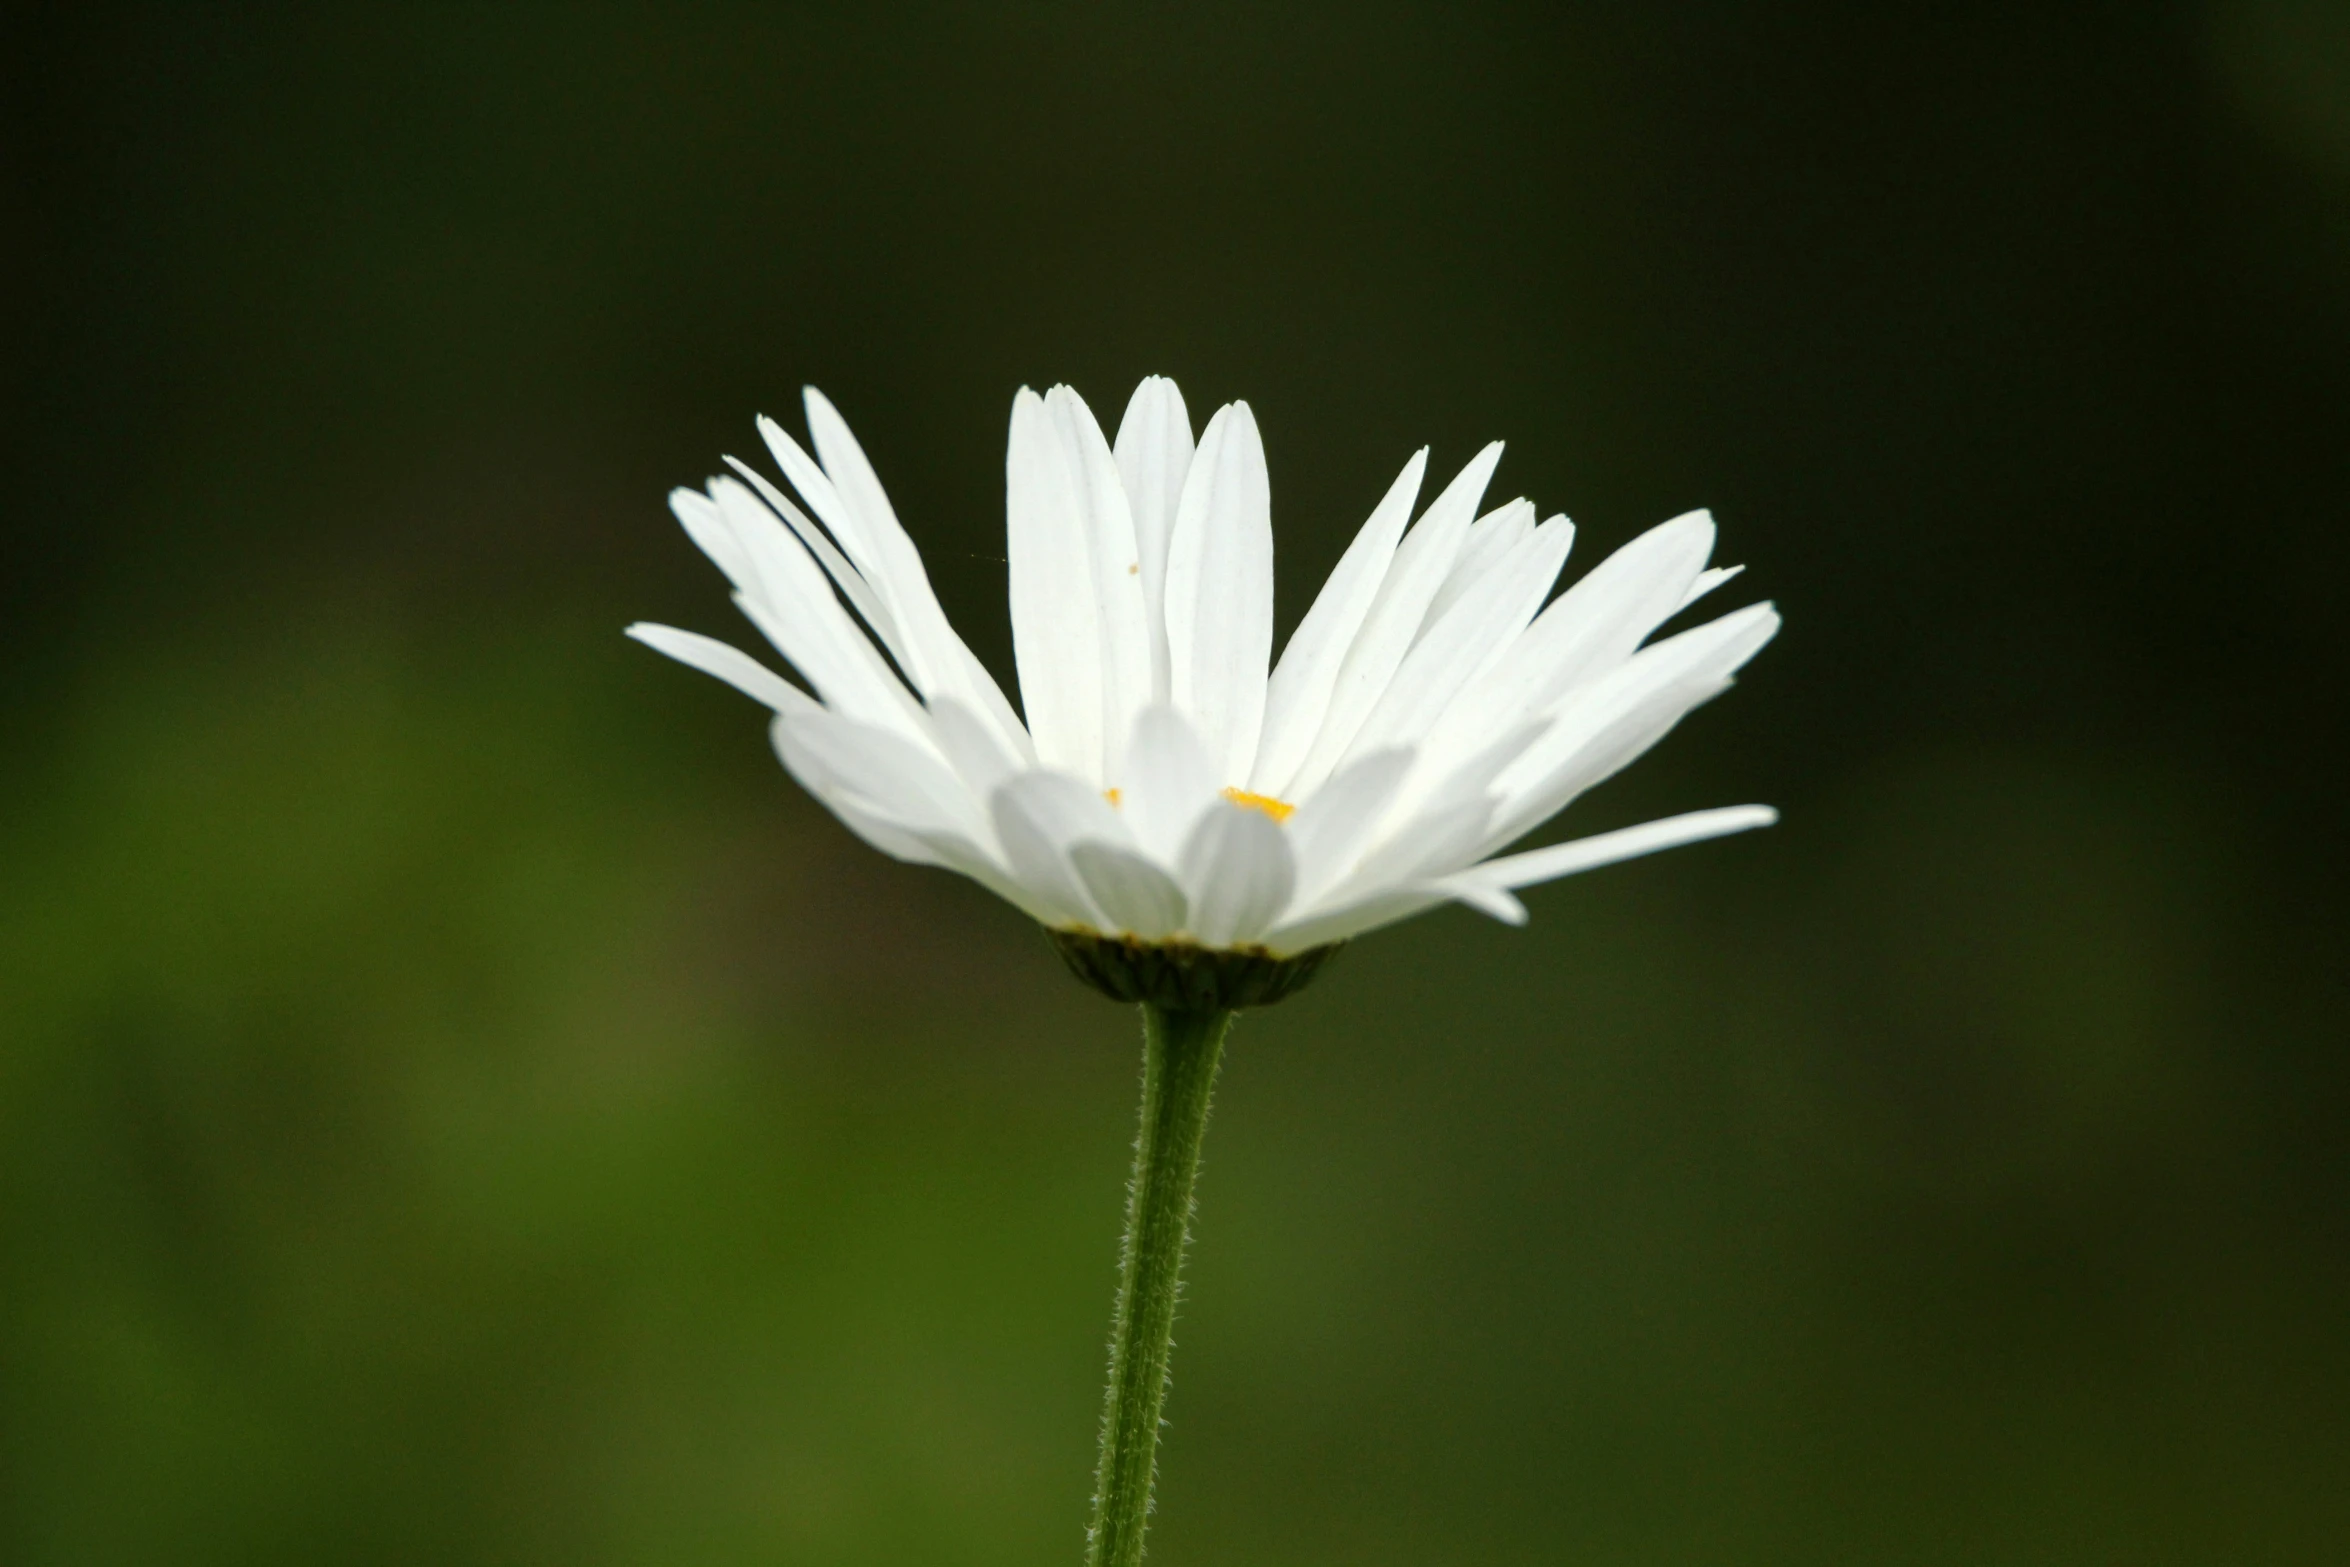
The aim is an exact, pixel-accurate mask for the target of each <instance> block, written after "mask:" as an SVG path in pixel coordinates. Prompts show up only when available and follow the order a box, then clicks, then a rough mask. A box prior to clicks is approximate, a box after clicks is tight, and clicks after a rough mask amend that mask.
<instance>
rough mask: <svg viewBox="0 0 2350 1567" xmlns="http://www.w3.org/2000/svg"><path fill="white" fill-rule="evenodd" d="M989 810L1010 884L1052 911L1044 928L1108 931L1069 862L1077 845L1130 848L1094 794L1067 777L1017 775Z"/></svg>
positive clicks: (1102, 914)
mask: <svg viewBox="0 0 2350 1567" xmlns="http://www.w3.org/2000/svg"><path fill="white" fill-rule="evenodd" d="M988 808H989V814H990V819H991V820H992V821H993V822H994V824H995V831H996V841H997V842H998V843H999V844H1001V845H1002V847H1003V851H1004V861H1005V863H1006V864H1007V865H1008V866H1009V867H1010V869H1011V873H1012V877H1013V879H1014V880H1015V881H1017V882H1019V883H1020V885H1021V886H1022V888H1024V889H1025V890H1026V891H1027V893H1028V895H1029V896H1030V897H1032V898H1035V899H1037V900H1038V901H1039V902H1042V903H1044V904H1045V905H1046V906H1048V907H1049V908H1051V909H1052V910H1053V913H1052V915H1051V916H1050V917H1049V919H1048V920H1047V923H1049V924H1057V925H1071V924H1074V925H1084V926H1088V927H1090V928H1092V929H1094V930H1108V929H1110V928H1111V920H1110V917H1109V915H1108V914H1107V913H1106V912H1105V911H1104V910H1103V909H1102V907H1101V905H1100V904H1099V903H1097V902H1096V901H1095V900H1094V897H1093V894H1092V893H1091V892H1090V891H1088V890H1087V889H1086V886H1085V883H1084V881H1083V879H1082V878H1080V877H1079V876H1078V874H1077V867H1076V866H1075V864H1074V863H1072V862H1071V860H1070V858H1069V851H1070V850H1071V849H1072V848H1073V847H1075V846H1076V845H1077V844H1078V843H1080V842H1085V841H1092V842H1096V843H1106V844H1110V845H1112V846H1113V847H1125V846H1126V845H1127V844H1128V842H1129V840H1128V838H1127V836H1126V829H1125V828H1124V827H1123V826H1121V825H1120V824H1119V822H1118V818H1117V814H1116V813H1115V812H1113V811H1112V810H1111V809H1110V807H1109V803H1108V802H1107V801H1105V800H1103V799H1102V797H1101V795H1100V794H1099V793H1098V792H1097V791H1095V790H1093V789H1092V788H1089V787H1088V786H1087V785H1086V784H1084V783H1082V782H1080V781H1079V780H1077V779H1075V778H1071V777H1070V776H1068V775H1067V774H1066V773H1050V772H1041V771H1040V772H1030V773H1021V774H1019V775H1018V776H1016V777H1014V778H1011V779H1009V780H1007V781H1006V782H1005V783H1004V784H1003V785H1002V786H1001V787H999V788H998V789H997V790H996V792H995V793H994V794H993V795H992V796H991V797H990V798H989V800H988Z"/></svg>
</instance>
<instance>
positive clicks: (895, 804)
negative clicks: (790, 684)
mask: <svg viewBox="0 0 2350 1567" xmlns="http://www.w3.org/2000/svg"><path fill="white" fill-rule="evenodd" d="M774 727H775V729H776V732H777V734H778V735H779V736H781V737H783V738H785V739H788V740H789V741H790V742H791V745H792V747H793V749H794V750H795V751H796V752H799V753H803V754H805V755H807V756H809V757H811V758H813V759H814V760H815V762H816V763H817V764H818V765H819V766H821V767H822V769H823V771H824V774H825V776H826V777H827V778H829V779H831V780H832V781H834V782H835V783H837V784H839V785H840V786H841V787H842V788H844V789H847V790H848V791H849V792H851V793H853V794H855V795H857V796H858V797H859V798H861V799H862V800H864V801H865V802H866V803H867V804H869V805H871V806H872V807H873V808H874V809H875V810H876V811H877V812H879V813H880V814H881V815H882V816H884V817H886V818H887V819H889V820H891V821H894V822H897V823H898V824H900V825H902V826H905V827H909V828H912V829H914V830H916V831H919V832H923V833H953V834H956V835H958V836H960V837H962V838H965V839H967V840H969V841H970V842H972V843H974V844H978V845H985V844H986V842H987V838H988V834H987V826H986V821H985V818H984V817H983V816H982V814H981V812H980V809H979V802H978V801H977V799H975V798H974V797H973V795H972V794H971V791H970V790H969V789H968V788H966V787H965V786H964V784H963V781H962V780H961V779H960V778H958V777H956V776H955V774H954V772H953V771H952V770H951V769H949V768H948V767H947V765H946V764H945V763H944V762H941V761H940V760H939V759H938V758H937V757H936V756H934V755H932V754H931V753H930V752H928V751H926V750H924V749H922V748H921V747H919V746H917V745H915V744H914V743H913V742H911V741H909V740H907V739H906V738H905V737H904V736H902V735H898V734H893V733H891V732H890V731H889V730H886V729H880V728H876V727H874V726H873V725H871V724H864V723H859V722H857V721H856V720H855V719H853V718H846V717H843V716H842V715H840V714H838V713H834V712H830V711H828V710H826V709H824V708H810V709H808V710H806V711H804V712H798V713H783V714H779V715H777V717H776V719H775V725H774Z"/></svg>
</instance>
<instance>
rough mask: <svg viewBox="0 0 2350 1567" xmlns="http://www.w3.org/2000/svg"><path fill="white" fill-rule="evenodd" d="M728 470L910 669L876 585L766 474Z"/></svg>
mask: <svg viewBox="0 0 2350 1567" xmlns="http://www.w3.org/2000/svg"><path fill="white" fill-rule="evenodd" d="M726 466H728V467H729V468H732V469H733V470H734V471H735V473H736V474H737V475H739V476H740V477H741V479H742V481H743V482H744V483H745V484H748V485H749V486H750V487H751V488H752V489H753V490H755V491H757V492H758V496H759V499H761V500H762V501H765V502H766V503H767V506H768V508H769V509H770V510H772V511H773V512H774V513H775V514H776V515H777V516H779V517H781V518H782V519H783V521H784V524H785V526H787V527H789V528H790V529H791V531H792V535H793V537H795V538H797V539H798V540H799V541H800V543H801V544H803V545H805V546H806V547H807V550H808V553H809V554H811V555H813V556H815V557H816V560H817V563H818V564H819V565H821V566H822V567H823V568H824V574H825V575H826V576H828V577H830V578H831V579H832V583H833V586H834V587H837V588H838V589H840V592H841V596H842V597H843V598H845V599H847V600H848V601H849V607H850V608H851V609H854V610H855V611H856V612H857V614H858V615H859V616H860V617H861V618H862V619H863V620H864V622H865V624H867V625H868V626H871V627H872V628H873V631H874V634H875V635H876V636H878V637H880V638H881V641H882V645H883V646H884V647H886V648H888V649H889V652H890V657H892V658H894V659H896V660H897V661H898V667H899V668H901V669H904V668H907V667H908V666H909V664H910V662H911V660H910V659H909V658H908V657H907V653H906V645H905V637H904V635H903V634H902V633H901V632H900V631H899V630H898V624H897V617H896V616H894V615H892V614H891V613H890V611H889V606H888V605H886V604H884V603H883V602H882V601H881V596H880V595H879V594H878V593H875V592H874V591H873V584H871V583H870V582H867V581H866V580H865V577H864V574H863V573H861V572H859V571H858V570H857V568H856V567H854V566H852V565H850V564H849V560H848V557H847V556H845V555H843V554H842V553H841V552H840V547H839V546H838V545H836V544H834V543H833V542H832V537H831V535H829V534H827V533H826V532H825V531H824V530H823V529H822V528H820V527H818V526H816V523H815V521H814V519H812V518H811V517H809V515H808V514H807V513H806V512H804V511H802V510H800V508H799V507H798V506H796V505H794V504H793V502H792V498H791V497H790V496H788V495H786V494H784V493H783V491H781V490H779V489H777V488H776V487H775V485H774V484H773V482H771V481H770V480H769V479H768V477H767V476H766V475H765V474H763V473H761V472H760V471H759V470H758V469H756V468H754V467H752V466H751V465H750V464H749V463H746V462H741V461H738V460H737V459H735V458H732V457H729V458H727V459H726Z"/></svg>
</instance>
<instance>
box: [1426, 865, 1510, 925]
mask: <svg viewBox="0 0 2350 1567" xmlns="http://www.w3.org/2000/svg"><path fill="white" fill-rule="evenodd" d="M1428 885H1429V887H1430V888H1431V889H1433V890H1435V891H1438V892H1441V893H1443V894H1444V895H1445V896H1446V897H1448V898H1451V899H1452V900H1453V901H1455V902H1456V903H1464V904H1467V905H1468V906H1469V907H1470V908H1472V909H1475V910H1476V911H1477V912H1478V913H1480V914H1482V915H1485V916H1486V917H1487V918H1489V919H1497V920H1499V921H1501V922H1502V923H1503V924H1504V925H1523V924H1525V923H1526V905H1524V904H1523V903H1520V902H1519V901H1518V900H1517V899H1516V898H1515V897H1514V896H1512V895H1511V893H1510V890H1509V889H1508V888H1507V887H1489V886H1487V885H1486V884H1485V883H1483V882H1481V881H1477V880H1475V879H1474V878H1473V877H1470V876H1467V875H1460V876H1447V877H1445V878H1443V879H1442V880H1441V881H1433V882H1430V883H1429V884H1428Z"/></svg>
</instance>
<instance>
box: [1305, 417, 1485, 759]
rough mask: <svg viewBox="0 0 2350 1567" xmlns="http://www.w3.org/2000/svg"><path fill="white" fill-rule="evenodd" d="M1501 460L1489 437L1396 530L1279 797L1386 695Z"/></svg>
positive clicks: (1338, 755) (1335, 755)
mask: <svg viewBox="0 0 2350 1567" xmlns="http://www.w3.org/2000/svg"><path fill="white" fill-rule="evenodd" d="M1500 461H1501V443H1500V442H1499V441H1496V442H1494V443H1493V444H1492V445H1491V446H1488V447H1486V448H1485V450H1483V451H1481V452H1479V453H1478V454H1477V455H1476V456H1475V457H1474V458H1472V459H1470V462H1469V465H1468V466H1467V467H1465V468H1463V469H1462V470H1461V471H1460V473H1459V474H1458V475H1457V476H1455V478H1454V479H1453V481H1452V483H1450V484H1448V485H1446V486H1445V488H1444V493H1443V494H1441V495H1439V496H1437V497H1436V499H1435V501H1434V502H1432V503H1431V504H1430V505H1429V507H1428V510H1427V511H1426V512H1425V513H1424V514H1423V515H1422V516H1421V518H1420V522H1419V526H1417V527H1415V528H1414V529H1412V531H1411V532H1410V533H1407V534H1405V535H1404V541H1403V543H1402V545H1401V546H1400V547H1398V548H1397V550H1396V552H1395V562H1394V564H1393V565H1391V566H1390V567H1388V570H1387V577H1386V580H1385V581H1383V582H1381V583H1380V584H1379V594H1378V597H1377V598H1375V599H1373V600H1372V602H1371V612H1370V614H1369V615H1368V616H1366V617H1365V618H1364V621H1363V627H1362V630H1361V631H1359V632H1357V633H1356V635H1355V639H1354V644H1353V646H1351V647H1349V648H1348V649H1347V653H1346V660H1345V662H1344V663H1342V664H1341V665H1340V666H1339V670H1338V680H1337V684H1336V685H1335V686H1334V687H1333V688H1332V691H1331V694H1330V706H1329V710H1328V711H1327V712H1326V713H1325V714H1324V716H1323V719H1322V727H1321V729H1320V731H1319V732H1318V733H1317V734H1316V735H1315V737H1314V742H1313V744H1312V745H1311V746H1309V747H1307V749H1306V759H1305V761H1304V762H1303V763H1302V764H1301V765H1300V767H1299V769H1298V771H1297V773H1296V774H1295V775H1294V776H1293V777H1292V778H1291V779H1290V781H1289V785H1288V789H1289V793H1288V794H1286V795H1284V796H1283V798H1286V799H1296V798H1301V797H1303V796H1304V795H1307V794H1310V793H1312V792H1313V790H1314V788H1315V786H1316V785H1318V784H1320V783H1321V781H1322V780H1323V779H1325V778H1327V777H1329V776H1330V773H1331V771H1332V770H1333V769H1334V768H1336V767H1337V765H1338V763H1339V762H1340V761H1341V760H1342V759H1344V757H1345V755H1346V752H1347V747H1348V745H1349V744H1350V743H1351V742H1352V741H1353V740H1354V737H1355V731H1356V730H1358V729H1360V728H1361V727H1362V723H1363V720H1364V719H1365V718H1367V717H1368V716H1370V712H1371V709H1372V708H1373V707H1375V706H1377V705H1378V701H1379V698H1380V697H1381V696H1383V695H1385V694H1386V691H1387V684H1388V682H1389V681H1390V680H1392V679H1393V678H1394V676H1395V671H1396V669H1397V667H1398V666H1399V665H1401V664H1402V663H1403V660H1404V655H1405V654H1406V653H1408V652H1410V651H1411V646H1412V643H1413V642H1414V640H1416V639H1417V638H1418V636H1419V634H1420V627H1421V624H1422V622H1423V621H1424V620H1425V619H1426V617H1427V613H1428V605H1429V604H1430V602H1432V601H1433V600H1434V599H1435V597H1436V590H1437V589H1438V588H1440V587H1442V586H1443V585H1444V579H1445V577H1446V576H1447V575H1449V574H1450V573H1451V571H1452V565H1453V562H1454V560H1455V559H1457V558H1458V557H1459V555H1460V548H1461V540H1462V538H1463V537H1464V536H1465V535H1466V534H1467V532H1468V529H1469V524H1470V522H1471V521H1472V520H1474V519H1475V517H1476V514H1477V502H1478V501H1479V499H1481V498H1482V497H1483V496H1484V494H1485V486H1486V484H1487V482H1488V481H1490V480H1491V479H1492V477H1493V469H1494V465H1495V464H1496V463H1498V462H1500Z"/></svg>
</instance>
